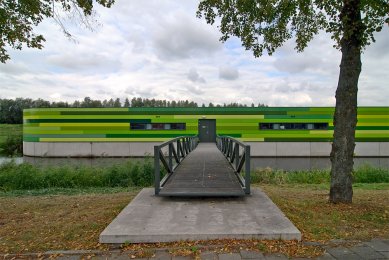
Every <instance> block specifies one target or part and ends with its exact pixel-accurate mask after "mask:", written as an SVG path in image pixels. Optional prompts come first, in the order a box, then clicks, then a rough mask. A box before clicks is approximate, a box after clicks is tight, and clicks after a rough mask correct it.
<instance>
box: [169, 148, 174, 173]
mask: <svg viewBox="0 0 389 260" xmlns="http://www.w3.org/2000/svg"><path fill="white" fill-rule="evenodd" d="M169 168H170V169H171V170H172V171H173V144H172V143H171V144H169Z"/></svg>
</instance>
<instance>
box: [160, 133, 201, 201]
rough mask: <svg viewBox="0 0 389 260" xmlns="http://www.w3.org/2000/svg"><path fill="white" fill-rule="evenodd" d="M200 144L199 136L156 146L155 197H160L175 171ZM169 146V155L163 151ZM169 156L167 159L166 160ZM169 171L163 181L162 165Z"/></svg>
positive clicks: (181, 137) (176, 139) (178, 139)
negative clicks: (161, 191)
mask: <svg viewBox="0 0 389 260" xmlns="http://www.w3.org/2000/svg"><path fill="white" fill-rule="evenodd" d="M198 143H199V138H198V136H197V135H196V136H180V137H177V138H174V139H171V140H169V141H167V142H164V143H162V144H160V145H155V146H154V175H155V179H154V188H155V195H158V194H159V192H160V190H161V189H162V188H163V186H164V185H165V183H166V182H167V181H168V179H169V178H170V177H171V176H172V175H173V173H174V170H175V169H176V168H177V166H178V165H180V163H181V162H182V160H184V159H185V157H186V156H187V155H188V154H189V153H190V152H192V151H193V150H194V149H195V148H196V147H197V144H198ZM166 146H167V154H164V153H163V152H162V149H163V148H164V147H166ZM165 156H167V159H166V158H165ZM160 161H161V162H162V165H163V167H164V168H165V170H166V171H167V174H166V175H165V176H164V177H163V178H162V180H161V165H160Z"/></svg>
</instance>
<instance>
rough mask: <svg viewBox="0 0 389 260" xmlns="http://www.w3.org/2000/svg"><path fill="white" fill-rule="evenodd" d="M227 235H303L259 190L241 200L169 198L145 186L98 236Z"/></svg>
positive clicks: (150, 239) (152, 239)
mask: <svg viewBox="0 0 389 260" xmlns="http://www.w3.org/2000/svg"><path fill="white" fill-rule="evenodd" d="M223 238H233V239H249V238H253V239H283V240H294V239H296V240H300V239H301V233H300V231H299V230H298V229H297V228H296V227H295V226H294V225H293V223H292V222H290V221H289V219H288V218H287V217H286V216H285V215H284V214H283V213H282V212H281V210H279V209H278V207H277V206H276V205H275V204H274V203H273V202H272V201H271V200H270V198H269V197H268V196H267V195H266V194H265V193H264V192H262V190H261V189H259V188H254V189H252V192H251V195H250V196H245V197H237V198H235V197H234V198H229V197H227V198H166V197H158V196H155V195H154V190H153V189H151V188H146V189H143V190H142V191H141V192H140V193H139V194H138V195H137V196H136V197H135V198H134V199H133V200H132V201H131V202H130V204H128V206H127V207H125V208H124V209H123V210H122V212H120V214H119V215H118V216H117V217H116V218H115V219H114V220H113V221H112V222H111V224H109V225H108V227H107V228H106V229H105V230H104V231H103V232H102V233H101V234H100V243H108V244H111V243H112V244H114V243H119V244H120V243H126V242H127V243H128V242H129V243H156V242H173V241H185V240H192V241H193V240H209V239H223Z"/></svg>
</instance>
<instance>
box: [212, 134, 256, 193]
mask: <svg viewBox="0 0 389 260" xmlns="http://www.w3.org/2000/svg"><path fill="white" fill-rule="evenodd" d="M216 145H217V147H218V148H219V150H220V151H221V152H222V153H223V154H224V156H225V157H226V159H227V160H228V162H229V163H230V164H231V166H232V168H233V169H234V170H235V174H236V176H237V177H238V180H239V182H240V184H241V185H242V188H243V190H244V192H245V193H246V194H250V183H251V181H250V145H246V144H244V143H242V142H241V141H239V140H237V139H235V138H233V137H230V136H219V135H218V136H216ZM240 147H242V148H243V149H242V153H241V151H240V150H241V149H240ZM243 166H245V167H244V172H245V175H244V178H243V177H242V176H241V175H240V173H241V171H242V169H243Z"/></svg>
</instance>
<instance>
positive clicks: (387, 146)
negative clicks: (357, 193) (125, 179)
mask: <svg viewBox="0 0 389 260" xmlns="http://www.w3.org/2000/svg"><path fill="white" fill-rule="evenodd" d="M158 144H160V142H131V143H129V142H123V143H121V142H115V143H109V142H101V143H100V142H96V143H76V142H72V143H65V142H56V143H54V142H52V143H49V142H39V143H38V142H23V152H24V155H26V156H34V157H143V156H145V155H153V153H154V145H158ZM247 144H249V145H250V146H251V156H253V157H321V156H324V157H327V156H329V155H330V152H331V143H328V142H247ZM355 155H356V156H361V157H365V156H371V157H382V156H389V142H360V143H356V147H355Z"/></svg>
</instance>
